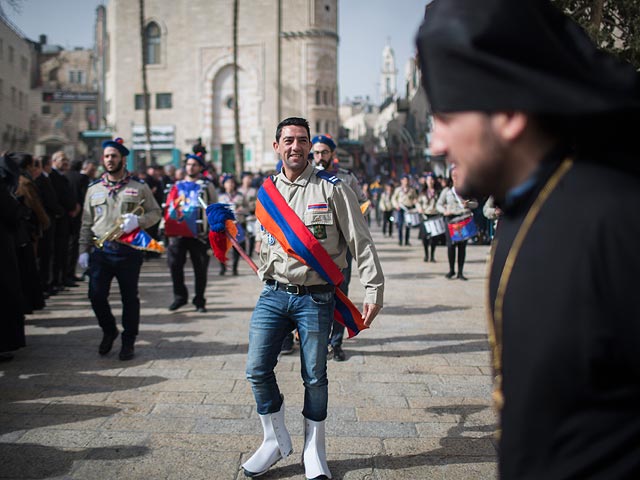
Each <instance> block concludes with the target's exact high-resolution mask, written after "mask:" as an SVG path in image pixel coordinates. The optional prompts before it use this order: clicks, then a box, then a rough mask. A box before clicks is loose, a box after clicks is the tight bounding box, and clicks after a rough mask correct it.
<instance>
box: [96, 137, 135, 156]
mask: <svg viewBox="0 0 640 480" xmlns="http://www.w3.org/2000/svg"><path fill="white" fill-rule="evenodd" d="M107 147H113V148H115V149H116V150H118V151H119V152H120V155H122V156H123V157H126V156H127V155H129V150H128V149H127V147H125V146H124V140H123V139H122V138H120V137H117V138H114V139H113V140H105V141H104V142H102V149H103V150H104V149H105V148H107Z"/></svg>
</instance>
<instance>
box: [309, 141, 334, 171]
mask: <svg viewBox="0 0 640 480" xmlns="http://www.w3.org/2000/svg"><path fill="white" fill-rule="evenodd" d="M332 160H333V151H332V150H331V149H330V148H329V145H325V144H324V143H316V144H315V145H314V146H313V163H314V164H315V165H316V167H321V168H322V169H324V170H327V169H328V168H329V167H330V166H331V161H332Z"/></svg>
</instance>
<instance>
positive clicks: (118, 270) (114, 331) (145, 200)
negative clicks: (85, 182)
mask: <svg viewBox="0 0 640 480" xmlns="http://www.w3.org/2000/svg"><path fill="white" fill-rule="evenodd" d="M102 148H103V149H104V153H103V157H102V162H103V165H104V169H105V172H104V174H103V175H102V176H101V177H100V178H99V179H97V180H96V181H94V182H92V183H91V184H90V185H89V188H88V190H87V196H86V198H85V202H84V211H83V215H82V226H81V229H80V240H79V249H80V256H79V258H78V263H79V264H80V267H81V268H82V269H83V270H84V269H86V268H87V267H89V299H90V300H91V306H92V307H93V311H94V312H95V314H96V317H98V324H99V325H100V328H102V333H103V336H102V342H101V343H100V347H99V348H98V353H100V355H106V354H108V353H109V352H110V351H111V348H112V346H113V342H114V341H115V339H116V338H117V337H118V333H119V332H118V328H117V326H116V319H115V317H114V316H113V313H112V312H111V307H110V306H109V289H110V287H111V281H112V280H113V278H114V277H115V278H116V279H117V280H118V284H119V286H120V297H121V299H122V327H123V332H122V348H121V350H120V355H119V358H120V360H131V359H132V358H133V357H134V344H135V340H136V337H137V335H138V327H139V324H140V299H139V298H138V278H139V276H140V268H141V266H142V259H143V254H142V252H140V251H139V250H136V249H134V248H133V247H130V246H128V245H125V244H123V243H119V242H117V241H115V240H117V235H114V238H109V239H108V241H104V242H96V244H95V246H94V241H93V240H94V238H98V239H104V237H105V235H106V234H107V233H109V232H110V231H112V230H114V229H118V231H119V233H131V232H133V231H134V230H136V229H137V228H138V227H140V228H147V227H149V226H151V225H154V224H155V223H157V222H158V221H159V220H160V215H161V210H160V207H159V206H158V204H157V203H156V200H155V198H153V194H152V193H151V190H149V187H148V186H147V185H146V184H145V183H143V182H142V181H141V180H139V179H138V178H137V177H134V176H131V175H130V174H129V172H128V171H127V170H126V168H125V158H126V157H127V155H129V150H128V149H127V148H126V147H125V146H124V144H123V142H122V139H121V138H116V139H115V140H107V141H105V142H103V143H102ZM143 210H144V211H143Z"/></svg>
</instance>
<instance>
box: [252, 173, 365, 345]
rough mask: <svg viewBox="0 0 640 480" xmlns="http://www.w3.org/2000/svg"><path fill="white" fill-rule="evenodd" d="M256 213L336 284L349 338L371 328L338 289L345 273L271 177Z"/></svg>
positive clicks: (290, 251)
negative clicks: (296, 212)
mask: <svg viewBox="0 0 640 480" xmlns="http://www.w3.org/2000/svg"><path fill="white" fill-rule="evenodd" d="M256 217H257V218H258V220H259V221H260V223H261V224H262V226H263V227H264V228H265V229H266V230H267V232H269V233H270V234H271V235H272V236H273V237H274V238H275V239H276V240H277V241H278V243H280V245H281V246H282V248H283V249H284V251H285V252H286V253H287V255H290V256H292V257H294V258H296V259H297V260H299V261H300V262H302V263H303V264H305V265H307V266H308V267H310V268H312V269H313V270H315V271H316V272H317V273H318V274H319V275H320V276H321V277H322V278H323V279H324V280H325V281H326V282H327V283H329V284H330V285H333V286H335V287H336V307H335V311H334V318H335V320H336V321H338V322H339V323H341V324H342V325H344V326H345V327H346V329H347V332H348V334H349V338H351V337H354V336H356V335H357V334H358V333H359V332H360V331H361V330H364V329H365V328H368V327H367V326H366V325H365V324H364V320H363V318H362V315H361V314H360V312H359V311H358V309H357V308H356V306H355V305H354V304H353V303H352V302H351V300H349V298H347V296H346V295H345V294H344V293H342V291H340V290H339V289H338V287H339V286H340V284H341V283H342V281H343V280H344V277H343V275H342V272H341V271H340V269H339V268H338V266H337V265H336V264H335V262H334V261H333V259H332V258H331V256H330V255H329V254H328V253H327V251H326V250H325V249H324V247H323V246H322V244H320V242H318V240H317V239H316V238H315V237H314V236H313V234H312V233H311V231H310V230H309V229H308V228H307V226H306V225H305V224H304V223H303V222H302V220H301V219H300V217H298V216H297V215H296V214H295V212H294V211H293V210H292V209H291V207H290V206H289V204H288V203H287V202H286V200H285V199H284V198H283V197H282V195H281V194H280V192H279V191H278V189H277V188H276V185H275V183H273V180H272V179H271V178H268V179H267V180H266V181H265V182H264V183H263V185H262V188H260V190H259V191H258V200H257V203H256Z"/></svg>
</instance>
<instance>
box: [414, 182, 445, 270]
mask: <svg viewBox="0 0 640 480" xmlns="http://www.w3.org/2000/svg"><path fill="white" fill-rule="evenodd" d="M439 195H440V189H439V186H438V184H436V179H435V177H434V176H433V173H431V172H429V173H428V174H427V175H426V177H425V184H424V187H423V189H422V191H421V192H420V195H419V196H418V205H417V206H418V212H420V213H421V214H422V215H424V218H425V220H426V222H425V223H423V224H422V226H421V227H420V236H421V238H422V245H423V246H424V261H425V262H428V261H431V262H435V261H436V259H435V252H436V244H437V241H438V240H439V239H438V237H440V235H442V234H443V233H444V232H445V230H446V228H443V229H441V230H440V229H437V230H436V229H434V230H433V231H431V230H430V231H427V229H426V228H425V224H426V223H427V222H435V221H436V220H437V219H442V215H441V214H440V212H439V211H438V209H437V208H436V203H437V202H438V196H439ZM441 222H442V224H444V221H442V220H441ZM429 250H431V251H429Z"/></svg>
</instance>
